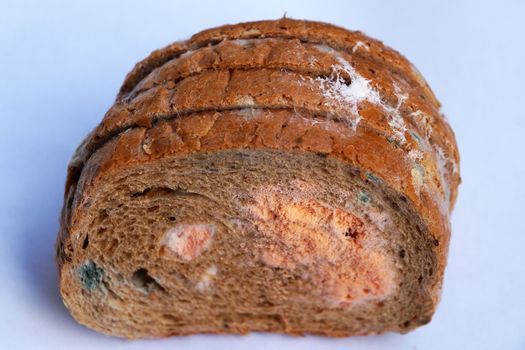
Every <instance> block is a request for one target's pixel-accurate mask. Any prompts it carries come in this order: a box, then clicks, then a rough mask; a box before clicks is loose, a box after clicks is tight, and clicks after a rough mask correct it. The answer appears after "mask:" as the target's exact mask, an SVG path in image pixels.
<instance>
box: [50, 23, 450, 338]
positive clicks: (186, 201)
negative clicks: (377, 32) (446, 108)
mask: <svg viewBox="0 0 525 350" xmlns="http://www.w3.org/2000/svg"><path fill="white" fill-rule="evenodd" d="M305 28H306V29H308V30H306V29H305ZM246 32H248V33H249V34H247V33H246ZM217 33H222V34H221V35H220V39H217V36H218V34H217ZM239 33H240V34H239ZM252 37H257V38H252ZM268 37H269V38H270V39H268ZM349 38H353V39H355V40H354V44H353V45H354V46H353V47H354V48H355V47H356V45H358V44H357V41H356V40H357V39H359V40H363V42H367V43H372V44H370V46H369V49H363V48H362V47H357V49H355V50H354V49H351V50H346V51H344V52H335V51H334V50H335V49H330V48H328V49H327V48H326V47H325V46H319V43H328V44H331V45H333V46H336V44H337V45H339V46H338V47H337V50H341V49H342V48H345V47H347V48H348V47H349V44H348V41H349V40H350V39H349ZM356 38H357V39H356ZM238 39H242V40H241V41H239V40H238ZM306 39H307V40H306ZM207 45H208V46H207ZM345 45H346V46H345ZM363 45H368V44H363ZM358 46H359V45H358ZM188 50H189V51H188ZM246 50H248V53H246V52H245V51H246ZM360 51H365V52H363V53H362V54H361V55H358V54H357V53H358V52H360ZM292 53H296V54H297V56H296V57H295V58H294V55H293V54H292ZM316 62H317V63H316ZM407 67H410V64H409V63H408V62H407V61H406V60H405V59H404V58H402V56H400V55H399V54H397V53H395V52H394V51H392V50H391V49H387V48H385V47H382V46H380V43H379V42H377V41H374V40H371V39H368V38H367V37H365V36H364V35H363V34H360V33H355V32H346V31H344V30H343V29H340V28H336V27H333V26H330V25H326V24H320V23H316V22H305V21H295V20H290V19H284V20H279V21H266V22H254V23H251V24H246V23H245V24H239V25H236V26H225V27H221V28H219V29H213V30H209V31H206V32H203V33H201V34H198V35H196V36H194V37H193V38H192V39H191V40H190V41H188V42H182V43H176V44H174V45H172V46H170V47H168V48H166V49H164V50H161V51H158V52H155V53H153V54H152V56H151V57H150V58H148V59H146V60H145V61H143V63H140V64H139V65H137V67H136V68H135V69H134V70H133V71H132V72H131V73H130V74H129V75H128V77H127V79H126V81H125V83H124V85H123V88H122V89H121V93H120V95H119V97H118V98H117V101H116V103H115V106H113V107H112V108H111V109H110V111H109V112H108V114H107V115H106V117H105V118H104V120H103V121H102V123H101V124H100V125H99V126H98V127H97V128H96V129H95V130H94V131H93V132H92V133H91V134H90V135H88V137H87V138H86V139H85V140H84V141H83V143H82V144H81V145H80V146H79V148H78V150H77V152H76V153H75V155H74V158H73V159H72V161H71V163H70V166H69V170H68V180H67V182H66V192H65V198H64V207H63V211H62V216H61V229H60V232H59V235H58V240H57V262H58V265H59V271H60V290H61V293H62V296H63V300H64V303H65V305H66V306H67V307H68V309H69V310H70V312H71V313H72V315H73V316H74V317H75V319H77V320H78V321H79V322H80V323H82V324H85V325H87V326H88V327H90V328H93V329H95V330H98V331H100V332H103V333H106V334H111V335H116V336H121V337H127V338H141V337H164V336H170V335H183V334H193V333H201V332H206V333H247V332H251V331H271V332H281V333H287V334H295V335H298V334H304V333H313V334H321V335H327V336H351V335H363V334H375V333H382V332H387V331H395V332H407V331H409V330H411V329H413V328H415V327H417V326H419V325H422V324H425V323H427V322H429V321H430V319H431V317H432V314H433V312H434V310H435V307H436V305H437V302H438V299H439V293H440V290H441V283H442V279H443V273H444V268H445V264H446V255H447V250H448V244H449V238H450V226H449V215H450V211H451V208H452V206H453V204H454V201H455V198H456V194H457V186H458V184H459V181H460V178H459V169H458V161H459V156H458V152H457V147H456V144H455V140H454V136H453V133H452V130H451V129H450V127H448V124H447V123H446V122H445V121H444V120H443V119H442V117H441V114H440V113H439V109H438V108H439V104H438V103H437V101H435V98H433V97H432V98H430V97H429V96H430V95H429V94H431V91H430V90H429V89H428V88H425V87H424V85H425V84H426V83H425V84H423V83H422V82H424V81H423V80H421V79H419V81H418V82H417V83H414V82H415V80H414V79H415V78H414V77H415V75H414V73H413V71H412V70H408V68H407ZM370 69H371V70H373V72H371V71H370ZM394 72H397V73H395V74H394ZM425 86H426V85H425ZM421 96H424V97H421ZM432 96H433V95H432ZM418 113H419V114H418ZM411 115H412V116H411ZM418 116H419V117H418ZM429 116H431V117H429Z"/></svg>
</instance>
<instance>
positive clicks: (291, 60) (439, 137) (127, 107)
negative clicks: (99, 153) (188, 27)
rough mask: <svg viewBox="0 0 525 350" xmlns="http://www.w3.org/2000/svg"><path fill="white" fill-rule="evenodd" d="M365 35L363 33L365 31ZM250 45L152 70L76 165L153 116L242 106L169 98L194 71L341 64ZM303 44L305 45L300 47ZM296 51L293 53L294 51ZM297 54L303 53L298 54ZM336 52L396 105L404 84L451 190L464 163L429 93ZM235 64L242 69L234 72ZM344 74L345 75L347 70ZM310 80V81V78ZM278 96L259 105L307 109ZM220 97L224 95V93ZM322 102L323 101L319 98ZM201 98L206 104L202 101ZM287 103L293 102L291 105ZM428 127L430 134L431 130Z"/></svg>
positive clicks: (315, 69)
mask: <svg viewBox="0 0 525 350" xmlns="http://www.w3.org/2000/svg"><path fill="white" fill-rule="evenodd" d="M360 35H361V36H362V34H360ZM249 45H250V46H251V45H253V50H249V52H247V53H246V54H244V55H243V54H242V52H243V51H244V50H243V49H242V48H239V45H236V44H232V42H230V41H222V42H221V43H220V44H218V45H217V46H214V47H211V48H205V49H201V50H198V51H196V52H193V53H191V54H187V55H186V56H185V57H181V58H180V59H178V60H175V61H173V62H171V63H167V64H165V65H164V66H162V67H161V68H159V69H157V70H156V72H155V74H153V73H152V74H150V76H149V77H147V78H146V79H144V80H143V81H142V82H141V84H139V86H138V87H137V88H138V91H137V92H141V91H142V92H141V93H139V95H138V96H136V93H137V92H134V93H133V95H131V97H135V98H134V99H131V100H130V101H129V102H128V101H126V102H124V101H120V102H117V103H116V104H115V105H114V107H113V108H111V109H110V111H108V113H107V114H106V116H105V118H104V120H103V122H102V124H101V125H100V126H99V127H98V128H97V129H96V130H95V131H94V133H93V134H92V135H91V136H90V137H88V139H87V140H86V142H85V143H84V146H82V147H80V148H79V150H78V152H77V153H78V154H77V157H76V158H77V159H76V162H74V164H73V166H74V167H75V168H81V167H82V164H83V163H84V162H85V160H86V159H87V158H88V157H89V156H90V154H91V153H92V152H93V151H94V150H96V148H97V147H100V145H101V144H103V143H104V142H105V141H106V140H107V139H108V138H110V137H111V136H112V135H115V134H116V133H118V132H121V131H122V130H124V129H125V128H128V127H132V126H136V125H149V124H150V123H151V122H152V119H153V118H166V117H171V116H172V115H173V114H184V113H188V112H191V111H198V110H213V109H223V108H237V107H240V106H241V105H240V104H239V103H235V102H236V101H233V102H232V101H227V100H221V101H220V104H217V103H215V104H214V103H207V104H205V105H203V104H202V101H198V99H197V100H196V101H192V100H190V101H188V100H186V101H185V102H186V103H185V105H184V106H180V105H179V104H176V103H174V101H172V100H170V97H169V95H170V94H171V91H172V90H175V91H179V94H181V95H184V94H185V93H186V91H185V89H184V86H188V82H187V81H186V80H188V79H190V81H191V80H195V79H205V78H196V76H191V77H190V78H187V79H184V77H188V76H189V75H191V74H198V75H203V76H204V77H210V74H211V76H212V79H213V74H218V73H217V72H216V71H214V70H212V71H208V70H209V69H221V68H222V69H224V68H226V67H230V68H228V70H227V72H223V73H222V77H223V78H228V77H227V75H226V74H230V75H231V73H232V72H235V73H236V74H237V75H241V74H240V72H241V71H242V70H243V69H244V70H245V69H253V70H256V69H257V68H263V67H269V68H272V67H273V68H274V69H283V68H284V69H288V70H292V69H293V70H294V72H298V73H297V74H299V75H300V77H302V76H303V75H305V76H308V75H314V76H323V75H328V74H330V71H331V69H332V67H333V66H334V63H337V60H336V59H335V56H334V54H333V53H331V52H326V53H323V52H322V51H320V50H316V49H315V46H314V45H311V44H302V43H301V42H300V41H298V40H271V41H267V40H259V41H258V42H250V43H249ZM301 47H304V48H303V49H302V50H301V49H300V48H301ZM291 52H292V53H293V54H290V53H291ZM298 52H299V57H296V56H297V53H298ZM337 55H341V56H342V57H344V58H345V59H346V60H348V61H349V62H351V63H352V65H353V66H355V67H357V69H358V72H359V73H360V74H361V75H363V76H364V77H365V78H367V79H369V80H371V81H372V82H373V85H375V86H377V87H378V88H379V89H380V91H381V93H382V96H383V97H384V98H385V99H386V100H387V102H388V103H390V104H391V105H394V104H395V103H397V101H396V99H398V96H396V95H395V94H394V93H393V92H394V86H393V84H394V83H395V82H403V93H406V94H408V99H407V101H405V102H404V105H403V106H407V107H406V108H403V109H404V113H402V116H404V117H403V118H404V120H405V123H406V124H407V125H408V126H409V130H408V131H409V132H410V133H413V132H416V133H417V134H416V135H423V136H422V137H421V138H423V139H426V138H427V137H428V138H429V140H430V142H431V143H432V144H434V145H437V146H439V147H440V148H441V149H442V150H443V155H444V158H445V159H447V160H448V161H447V162H449V163H450V164H449V166H447V168H446V174H445V177H446V179H447V181H449V182H450V183H451V184H452V186H451V188H455V187H457V185H458V184H459V181H460V179H459V174H458V173H457V172H454V171H453V166H452V165H453V164H457V163H458V162H459V156H458V153H457V150H456V146H455V141H454V137H453V133H452V131H451V129H450V127H449V126H448V124H447V123H445V122H444V120H443V119H442V118H441V116H440V113H439V111H438V110H437V109H436V108H435V105H432V104H430V103H429V102H428V99H426V100H425V99H422V97H421V96H424V95H422V94H421V89H416V88H415V87H414V86H411V85H410V84H409V83H407V82H406V81H404V80H403V75H401V77H399V75H394V74H393V73H391V72H390V71H388V70H387V69H385V67H382V66H381V65H377V64H374V62H371V61H370V60H368V61H367V60H364V59H362V58H360V57H359V56H358V55H356V54H355V53H353V54H352V55H350V54H345V53H341V52H339V53H337ZM309 57H310V59H309ZM312 58H313V61H314V62H315V65H313V66H312V65H311V62H312V60H311V59H312ZM301 67H303V68H301ZM233 68H236V69H237V70H233ZM290 73H291V72H290ZM301 73H302V74H301ZM256 74H258V75H259V77H260V75H261V74H260V73H256ZM342 75H343V76H344V72H343V73H342ZM345 78H347V77H345ZM181 79H183V80H181ZM297 81H298V80H297V79H295V80H294V79H290V80H289V82H291V84H292V87H291V89H292V91H293V90H294V89H298V87H297V85H298V84H297V83H295V84H293V82H297ZM212 82H213V83H214V84H218V83H219V82H221V83H223V84H227V85H225V86H217V88H218V89H221V90H229V91H231V95H234V94H236V93H237V94H238V92H237V91H236V89H235V87H230V83H231V81H228V80H226V82H224V79H222V80H220V81H212ZM299 82H300V80H299ZM306 83H311V81H308V82H306ZM159 84H161V85H159ZM284 85H285V84H281V86H284ZM310 85H311V84H310ZM196 86H199V84H198V83H195V84H194V85H192V84H190V86H189V87H188V88H187V89H186V90H187V91H190V90H191V91H192V94H194V92H195V91H198V89H199V88H198V87H196ZM200 86H201V87H200V89H201V90H202V88H203V87H204V88H205V87H207V85H203V84H200ZM248 86H249V85H248ZM144 89H145V91H144ZM285 89H286V88H285ZM314 89H317V90H319V88H318V86H314ZM254 93H258V91H254ZM297 94H298V95H299V96H301V95H304V92H302V91H298V92H297ZM273 97H277V99H275V98H274V99H273V101H269V100H268V99H266V100H265V102H264V103H261V102H260V101H257V103H256V104H257V105H258V106H260V107H270V106H275V107H284V106H286V105H288V106H290V105H291V107H293V108H305V107H303V106H301V101H299V102H297V103H296V102H295V101H293V99H292V100H291V101H284V102H285V104H284V105H283V103H282V101H281V100H279V96H278V93H275V94H274V96H273ZM285 97H287V96H285ZM292 97H293V96H292ZM216 99H217V96H216ZM218 99H220V96H219V97H218ZM317 100H319V97H318V98H317ZM144 101H145V103H144ZM188 102H189V103H188ZM192 102H195V103H197V105H192ZM199 102H201V103H200V105H199ZM287 102H289V103H288V104H286V103H287ZM322 106H323V105H321V107H322ZM310 107H311V106H310ZM306 108H308V107H306ZM326 109H327V108H325V110H326ZM414 112H418V113H419V112H422V113H423V114H424V115H426V116H428V119H429V124H428V126H427V125H426V124H423V125H422V124H421V123H417V122H415V120H414V119H415V118H413V117H412V118H411V117H407V116H408V115H409V114H410V113H414ZM363 123H367V124H370V126H371V127H375V128H377V129H378V130H382V131H386V136H388V137H391V136H392V135H388V131H391V129H390V128H389V126H388V125H385V124H386V120H385V119H384V117H382V116H379V117H378V118H375V119H374V118H373V117H370V118H365V120H363ZM381 124H382V125H381ZM428 129H429V130H430V132H428ZM407 134H408V133H407ZM426 134H428V135H426ZM408 138H409V139H411V138H412V136H408ZM450 140H452V141H450ZM412 141H413V140H412ZM451 192H452V193H451V195H450V203H451V205H453V203H454V201H455V197H456V193H455V191H454V190H452V191H451Z"/></svg>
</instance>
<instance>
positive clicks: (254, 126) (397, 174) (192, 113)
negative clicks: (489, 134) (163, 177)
mask: <svg viewBox="0 0 525 350" xmlns="http://www.w3.org/2000/svg"><path fill="white" fill-rule="evenodd" d="M246 37H248V38H249V37H279V38H289V39H292V40H288V42H287V43H285V44H284V45H295V46H296V45H302V43H301V40H303V41H308V42H316V41H317V42H322V43H328V44H329V45H330V46H333V47H336V48H338V49H340V50H343V49H344V50H346V51H347V52H348V50H349V49H351V48H352V47H353V45H356V43H357V42H358V41H366V44H367V46H368V47H369V50H368V51H366V54H363V55H360V54H355V55H351V54H345V57H346V56H348V57H349V60H350V61H351V62H352V65H355V66H356V70H358V72H359V73H360V74H362V75H363V76H364V77H365V78H367V79H369V80H371V81H372V82H373V84H374V85H375V86H377V87H378V89H381V92H382V93H383V92H384V93H385V96H387V98H388V99H389V101H388V102H389V103H390V104H392V105H395V104H396V102H397V101H396V100H395V96H396V94H395V93H394V92H393V87H392V84H391V82H392V81H393V79H394V78H395V77H394V75H395V74H399V75H401V78H400V79H403V77H410V79H412V80H414V79H420V81H419V83H420V85H419V87H414V86H413V85H412V86H410V85H406V86H402V87H401V89H402V91H403V92H407V93H409V94H410V98H409V100H407V106H409V107H407V108H401V109H400V114H401V116H403V117H404V120H405V121H406V124H407V127H408V130H407V132H406V133H405V138H406V144H400V143H399V142H396V141H395V130H393V129H392V127H391V126H390V125H389V123H388V122H387V121H386V120H385V117H384V114H385V113H384V111H382V110H381V109H380V108H379V107H378V106H377V105H374V104H370V103H362V104H361V105H360V110H359V113H360V114H361V115H362V116H363V121H362V124H360V127H358V128H357V129H356V130H353V129H352V127H351V125H349V124H348V123H345V122H344V118H341V116H340V115H338V113H334V106H333V105H330V100H329V99H328V98H326V96H323V93H322V91H320V90H319V84H318V83H316V80H315V79H316V77H317V76H323V75H328V74H327V73H330V72H329V71H327V67H331V66H332V65H333V56H331V58H330V56H329V55H325V56H323V58H320V57H319V58H320V59H321V60H322V62H323V63H322V64H320V65H319V66H316V67H311V66H308V67H305V66H302V65H298V66H293V67H292V65H291V60H290V59H288V60H289V61H290V65H289V66H286V68H288V70H287V71H282V70H280V69H275V68H277V67H279V65H276V66H272V65H271V64H268V62H267V61H265V62H264V63H262V64H260V65H253V66H250V69H245V68H242V69H241V67H235V69H231V67H230V68H228V67H227V66H224V67H217V68H219V69H218V70H206V71H204V72H201V71H199V72H197V73H196V74H194V75H191V74H189V72H190V71H191V69H186V70H184V69H183V68H184V67H183V66H182V64H183V63H180V62H179V64H181V66H178V67H177V64H173V65H172V66H171V67H170V66H166V67H163V68H160V69H158V70H157V71H155V72H154V73H153V74H151V75H150V76H149V77H147V76H148V74H149V73H151V72H152V71H153V70H155V68H158V67H162V66H163V65H164V64H165V63H166V62H167V61H169V60H171V59H172V58H174V57H177V56H178V55H180V54H182V53H184V52H185V51H187V50H188V49H189V48H191V49H195V48H199V47H203V46H204V45H205V44H207V43H217V42H222V44H221V45H222V46H220V45H216V46H215V47H214V48H213V49H212V48H210V49H206V50H204V51H203V52H205V51H206V52H207V54H205V55H202V56H201V57H200V61H199V64H200V66H199V67H204V66H206V67H212V68H213V67H215V66H214V65H213V62H212V64H209V63H210V61H209V58H210V57H211V56H213V55H214V52H216V51H217V48H224V47H225V46H227V45H230V43H227V42H223V40H224V39H236V38H246ZM294 38H299V39H300V40H299V41H296V40H293V39H294ZM235 50H237V49H235ZM235 50H234V51H235ZM261 50H262V49H261ZM238 51H239V50H237V51H236V52H238ZM274 53H275V52H274ZM369 56H370V57H375V59H374V60H368V61H367V57H369ZM283 57H284V59H283ZM193 58H197V57H193ZM281 59H282V61H280V64H281V65H282V64H283V61H286V59H287V58H286V56H282V57H281ZM331 59H332V61H330V60H331ZM240 61H242V60H240ZM202 62H207V64H208V65H205V64H201V63H202ZM378 62H380V63H381V64H383V65H385V66H388V67H389V68H390V69H392V72H389V70H388V69H384V67H382V66H381V65H380V64H379V65H378ZM241 63H242V62H241ZM186 64H187V63H186ZM304 64H305V65H306V63H304ZM174 67H175V68H174ZM188 67H190V66H188V65H186V68H188ZM265 67H266V68H265ZM301 67H305V68H304V70H301ZM368 67H374V68H373V69H374V70H375V72H376V73H375V74H372V73H371V72H370V71H368ZM193 68H195V67H193ZM170 69H171V70H170ZM291 69H293V70H294V71H291ZM177 74H178V75H180V77H185V79H182V80H180V81H179V82H178V83H177V84H175V86H173V84H172V83H171V82H170V80H174V79H175V80H176V79H177V78H176V77H177ZM146 77H147V78H146ZM145 78H146V79H145ZM137 84H139V85H137ZM135 87H138V89H137V91H136V92H138V94H137V95H136V96H135V95H134V93H135V92H132V91H133V89H134V88H135ZM139 90H140V91H139ZM130 92H132V94H129V93H130ZM418 92H420V93H421V94H418ZM420 95H423V96H425V98H421V97H420ZM125 96H129V97H130V100H129V101H125V100H124V99H123V98H124V97H125ZM246 96H249V97H250V99H249V100H246V98H245V97H246ZM438 106H439V104H438V103H437V101H436V100H435V97H434V96H433V94H432V92H431V91H430V89H429V88H428V86H427V85H426V83H425V82H424V80H422V78H418V77H417V73H414V71H413V69H412V66H411V65H410V64H409V63H408V61H406V60H405V59H404V58H403V57H402V56H401V55H399V54H398V53H397V52H395V51H393V50H390V49H388V48H386V47H384V46H383V45H382V44H381V43H380V42H378V41H375V40H371V39H369V38H367V37H366V36H364V35H363V34H361V33H358V32H348V31H346V30H344V29H341V28H338V27H334V26H331V25H327V24H322V23H315V22H304V21H293V20H289V19H282V20H278V21H262V22H254V23H244V24H239V25H235V26H224V27H221V28H216V29H211V30H207V31H204V32H202V33H199V34H197V35H195V36H193V37H192V39H191V40H189V41H187V42H182V43H176V44H173V45H170V46H169V47H167V48H165V49H162V50H159V51H156V52H154V53H153V54H152V55H150V57H148V58H147V59H146V60H144V61H142V62H140V63H139V64H138V65H137V66H136V67H135V68H134V70H133V71H132V72H131V73H130V74H128V76H127V78H126V81H125V82H124V84H123V87H122V89H121V93H120V95H119V99H118V100H117V102H116V104H115V106H114V107H112V108H111V109H110V111H109V112H108V114H107V115H106V117H105V118H104V120H103V121H102V123H101V124H100V125H99V127H98V128H97V129H95V130H94V131H93V132H92V133H91V134H90V135H88V137H87V138H86V139H85V140H84V142H83V143H82V144H81V145H80V146H79V148H78V150H77V152H76V153H75V156H74V159H72V161H71V164H70V166H69V169H68V172H69V173H68V180H67V182H66V191H65V202H64V207H63V211H62V216H61V230H60V233H59V237H58V240H57V262H58V264H59V270H61V269H62V266H63V264H64V263H66V262H67V261H68V259H69V256H68V254H70V251H69V248H68V243H69V232H71V230H74V229H75V224H76V223H77V222H78V221H79V219H80V218H81V217H82V213H83V211H84V210H85V208H86V207H87V206H88V205H89V198H90V197H91V194H92V193H93V192H94V191H96V188H97V185H98V184H99V183H100V181H103V179H104V178H105V177H106V176H109V175H110V174H112V173H113V172H116V171H119V170H122V169H124V168H126V167H128V166H133V165H136V164H146V163H148V162H150V161H153V160H155V159H159V158H163V157H171V156H176V155H181V154H188V153H193V152H203V153H204V152H214V151H218V150H223V149H235V148H250V149H265V148H270V149H286V150H299V151H306V152H314V153H319V154H323V155H324V156H328V157H334V158H337V159H339V160H341V161H344V162H346V163H349V164H352V165H353V166H355V167H356V168H358V169H360V170H361V173H362V176H363V178H364V179H366V176H367V174H368V173H370V174H375V175H376V176H377V177H378V178H379V179H380V180H381V181H383V182H385V183H386V184H388V186H389V187H391V188H392V189H394V190H395V191H397V192H398V194H399V198H401V199H402V200H403V198H405V199H404V200H408V201H410V203H411V204H412V206H413V207H414V208H415V210H416V211H417V212H418V213H419V214H420V216H421V217H422V218H423V220H424V221H425V222H426V224H427V226H428V229H429V231H430V232H431V233H432V235H433V236H434V238H435V248H434V249H435V253H436V256H437V257H438V264H437V266H436V272H435V274H434V280H433V282H432V283H431V285H430V286H429V288H430V289H431V290H432V294H433V295H434V300H433V305H434V308H435V305H436V304H437V299H438V296H439V291H440V289H441V281H442V277H443V272H444V267H445V264H446V257H447V251H448V244H449V240H450V227H449V224H448V220H449V214H450V212H449V210H443V202H444V201H445V200H446V199H445V198H446V197H442V196H436V192H433V191H434V190H436V191H437V190H443V189H442V186H443V185H445V186H447V187H449V189H450V198H449V199H448V202H449V203H448V204H449V205H450V206H451V205H453V203H454V200H455V198H456V194H457V187H458V185H459V182H460V178H459V173H458V172H456V171H454V170H453V169H452V165H450V164H448V163H447V164H446V174H445V176H444V182H445V183H444V184H443V183H442V182H443V181H442V180H440V179H439V178H438V177H436V176H429V178H428V185H429V187H428V188H426V189H424V190H420V189H419V188H417V186H415V184H414V182H413V179H412V171H413V166H414V164H413V162H411V161H410V159H409V158H407V154H408V153H409V152H410V151H413V150H423V151H424V152H425V153H426V154H427V155H428V159H427V158H425V159H426V160H427V164H426V166H428V169H430V171H431V173H432V172H433V174H437V173H438V168H439V164H438V155H437V154H436V150H435V149H434V148H429V149H422V148H421V146H420V145H419V146H418V142H417V140H416V139H415V138H414V136H413V135H412V134H411V133H410V131H416V132H418V131H419V132H423V131H422V130H420V129H418V128H419V125H417V123H413V122H411V121H410V119H409V118H406V116H407V114H409V113H411V112H414V111H416V110H420V111H424V113H427V114H428V115H431V116H432V120H433V121H434V124H432V126H433V129H434V130H435V134H434V135H433V136H432V137H431V138H430V139H429V140H428V141H427V142H429V143H430V144H431V145H442V146H443V150H444V151H445V152H446V156H447V157H449V158H451V164H454V163H456V164H457V162H458V161H459V155H458V152H457V147H456V143H455V140H454V135H453V133H452V130H451V129H450V127H449V126H448V124H447V123H446V122H444V121H443V120H442V118H441V116H440V114H439V110H438ZM243 107H244V108H247V107H248V109H241V108H243ZM246 113H251V114H250V115H249V116H247V115H246ZM389 140H390V142H389ZM371 150H372V151H371ZM438 192H439V191H438ZM430 316H431V313H430V314H429V315H428V317H430ZM290 333H292V334H293V333H295V332H290ZM324 335H331V336H345V335H346V334H340V335H338V334H331V333H329V332H328V333H326V334H324Z"/></svg>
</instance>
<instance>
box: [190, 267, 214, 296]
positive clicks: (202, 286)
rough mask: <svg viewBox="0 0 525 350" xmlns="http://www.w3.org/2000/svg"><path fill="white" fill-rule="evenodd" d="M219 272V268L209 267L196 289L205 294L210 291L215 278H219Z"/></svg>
mask: <svg viewBox="0 0 525 350" xmlns="http://www.w3.org/2000/svg"><path fill="white" fill-rule="evenodd" d="M217 272H218V269H217V266H215V265H211V266H210V267H208V269H207V270H206V271H204V273H203V274H202V276H201V279H200V280H199V282H197V285H196V286H195V288H197V290H198V291H199V292H204V291H206V290H207V289H209V288H210V286H211V284H212V282H213V279H214V278H215V276H217Z"/></svg>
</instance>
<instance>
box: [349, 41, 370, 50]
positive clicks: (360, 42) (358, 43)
mask: <svg viewBox="0 0 525 350" xmlns="http://www.w3.org/2000/svg"><path fill="white" fill-rule="evenodd" d="M360 48H363V49H364V50H366V51H369V50H370V48H369V47H368V45H366V44H365V43H364V42H362V41H358V42H356V43H355V45H354V47H352V52H356V51H357V50H359V49H360Z"/></svg>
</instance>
